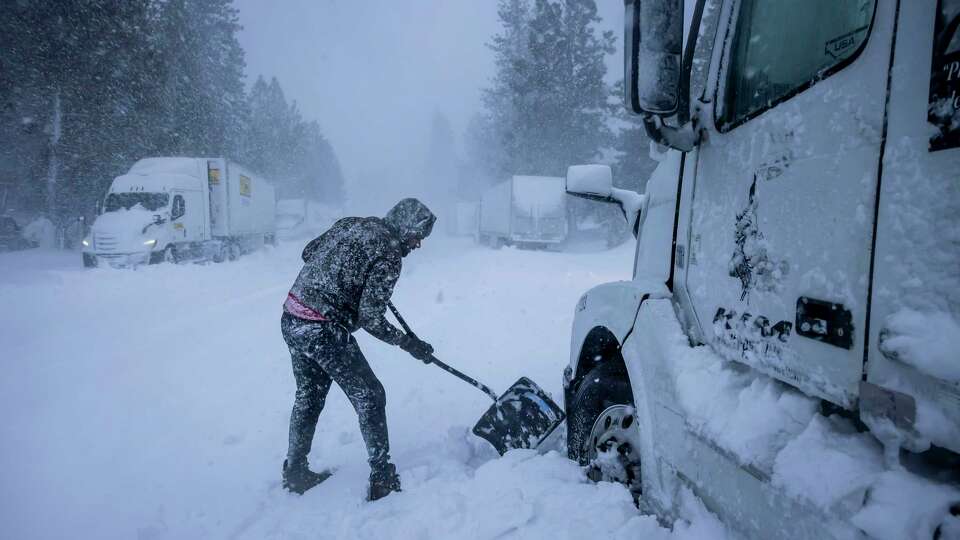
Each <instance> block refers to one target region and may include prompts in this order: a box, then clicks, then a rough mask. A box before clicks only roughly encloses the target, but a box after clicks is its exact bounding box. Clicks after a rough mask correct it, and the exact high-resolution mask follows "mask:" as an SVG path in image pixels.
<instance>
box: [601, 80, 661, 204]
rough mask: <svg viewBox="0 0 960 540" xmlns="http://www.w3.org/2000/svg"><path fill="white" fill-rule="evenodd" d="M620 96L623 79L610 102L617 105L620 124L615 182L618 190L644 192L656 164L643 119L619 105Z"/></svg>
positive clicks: (614, 170)
mask: <svg viewBox="0 0 960 540" xmlns="http://www.w3.org/2000/svg"><path fill="white" fill-rule="evenodd" d="M621 96H623V81H622V80H621V81H618V82H617V84H616V86H615V88H614V91H613V96H612V97H613V99H612V100H611V101H613V102H615V103H616V104H617V106H616V108H615V110H616V111H617V112H616V118H617V120H618V121H619V122H618V123H619V128H618V129H617V133H616V135H615V136H614V142H613V149H614V151H615V152H616V154H617V157H616V161H615V162H614V164H613V183H614V185H616V186H617V187H620V188H624V189H629V190H632V191H637V192H639V193H643V192H644V191H645V190H646V188H647V180H648V179H649V178H650V174H651V173H653V169H654V168H656V166H657V162H656V161H654V160H653V159H651V158H650V152H649V148H650V137H648V136H647V130H646V128H644V126H643V120H642V119H641V118H640V117H639V116H636V115H633V114H631V113H629V112H627V110H626V109H625V108H624V107H622V106H619V104H620V103H621V99H622V97H621Z"/></svg>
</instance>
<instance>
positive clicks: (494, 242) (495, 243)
mask: <svg viewBox="0 0 960 540" xmlns="http://www.w3.org/2000/svg"><path fill="white" fill-rule="evenodd" d="M490 247H492V248H493V249H500V248H502V247H503V238H500V237H499V236H495V237H493V238H491V239H490Z"/></svg>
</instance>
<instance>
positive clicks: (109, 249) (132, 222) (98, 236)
mask: <svg viewBox="0 0 960 540" xmlns="http://www.w3.org/2000/svg"><path fill="white" fill-rule="evenodd" d="M156 215H160V212H151V211H149V210H146V209H144V208H143V207H134V208H132V209H130V210H117V211H114V212H106V213H104V214H101V215H99V216H97V219H96V221H94V223H93V226H92V227H91V228H90V232H91V236H92V237H93V248H94V251H96V252H97V253H134V252H138V251H149V249H150V246H146V245H144V242H145V241H146V240H149V239H150V238H156V236H157V235H158V234H160V233H161V232H162V227H163V226H162V225H154V224H153V223H154V219H155V218H154V216H156ZM144 229H146V230H144Z"/></svg>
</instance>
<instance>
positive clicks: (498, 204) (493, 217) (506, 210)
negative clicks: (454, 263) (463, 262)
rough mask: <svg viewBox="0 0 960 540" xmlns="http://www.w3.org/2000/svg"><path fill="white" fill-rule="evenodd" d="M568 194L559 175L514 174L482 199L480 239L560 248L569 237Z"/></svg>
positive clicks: (492, 243) (498, 243)
mask: <svg viewBox="0 0 960 540" xmlns="http://www.w3.org/2000/svg"><path fill="white" fill-rule="evenodd" d="M567 232H568V224H567V194H566V192H565V191H564V180H563V178H562V177H559V176H514V177H512V178H511V179H510V180H507V181H506V182H501V183H499V184H496V185H494V186H492V187H490V188H489V189H488V190H487V191H486V192H484V194H483V195H482V197H481V199H480V219H479V230H478V241H479V242H480V243H484V244H488V245H489V246H491V247H494V248H499V247H501V246H504V245H517V246H525V247H558V246H560V245H562V244H563V242H564V241H565V240H566V239H567Z"/></svg>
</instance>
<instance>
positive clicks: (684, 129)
mask: <svg viewBox="0 0 960 540" xmlns="http://www.w3.org/2000/svg"><path fill="white" fill-rule="evenodd" d="M643 127H644V128H646V131H647V135H648V136H649V137H650V138H651V139H653V140H654V142H656V143H657V144H659V145H661V146H669V147H670V148H673V149H676V150H679V151H681V152H689V151H691V150H693V148H694V147H695V146H696V145H697V138H698V137H697V131H696V130H694V128H693V123H691V122H687V123H686V124H684V125H682V126H680V127H673V126H668V125H666V124H664V123H663V119H662V118H661V117H659V116H656V115H653V114H645V115H643Z"/></svg>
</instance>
